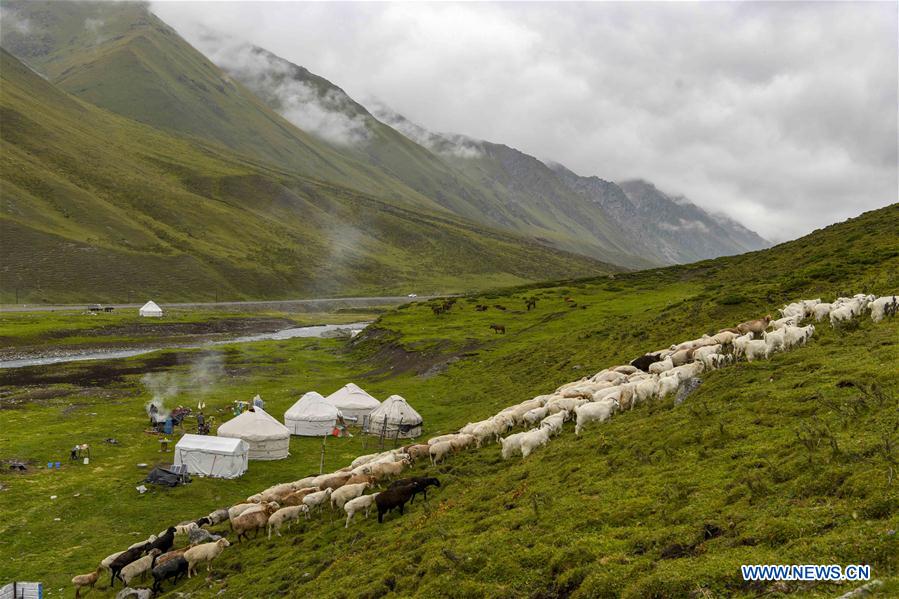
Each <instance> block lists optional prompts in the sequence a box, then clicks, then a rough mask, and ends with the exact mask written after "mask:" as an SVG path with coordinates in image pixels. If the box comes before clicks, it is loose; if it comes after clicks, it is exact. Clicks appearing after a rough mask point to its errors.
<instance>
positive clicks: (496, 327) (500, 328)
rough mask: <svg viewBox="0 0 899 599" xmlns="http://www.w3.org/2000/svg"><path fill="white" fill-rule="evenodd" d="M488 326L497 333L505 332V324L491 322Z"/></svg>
mask: <svg viewBox="0 0 899 599" xmlns="http://www.w3.org/2000/svg"><path fill="white" fill-rule="evenodd" d="M490 328H491V329H493V330H494V331H496V332H497V333H502V334H503V335H505V334H506V325H503V324H492V325H490Z"/></svg>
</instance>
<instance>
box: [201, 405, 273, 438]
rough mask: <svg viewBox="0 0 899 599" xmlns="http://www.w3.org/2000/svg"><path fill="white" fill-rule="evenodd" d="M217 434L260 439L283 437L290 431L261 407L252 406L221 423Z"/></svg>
mask: <svg viewBox="0 0 899 599" xmlns="http://www.w3.org/2000/svg"><path fill="white" fill-rule="evenodd" d="M217 434H218V435H219V436H220V437H240V438H241V439H247V440H248V441H262V440H265V439H284V438H286V437H289V436H290V431H289V430H287V427H286V426H284V425H283V424H281V423H280V422H278V421H277V420H275V419H274V418H272V416H271V415H269V413H268V412H266V411H265V410H263V409H262V408H252V409H251V410H247V411H246V412H244V413H242V414H240V415H239V416H235V417H234V418H232V419H231V420H229V421H228V422H225V423H223V424H222V425H221V426H220V427H219V428H218V433H217Z"/></svg>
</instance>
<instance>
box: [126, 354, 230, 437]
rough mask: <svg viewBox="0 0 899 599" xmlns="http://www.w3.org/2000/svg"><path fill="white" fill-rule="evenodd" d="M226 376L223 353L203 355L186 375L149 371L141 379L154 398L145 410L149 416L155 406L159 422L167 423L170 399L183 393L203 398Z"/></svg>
mask: <svg viewBox="0 0 899 599" xmlns="http://www.w3.org/2000/svg"><path fill="white" fill-rule="evenodd" d="M224 374H225V368H224V358H223V356H222V354H221V353H220V352H213V353H209V354H205V355H203V356H202V357H200V358H199V359H197V360H195V361H194V362H192V363H191V365H190V368H189V369H188V371H187V373H184V374H181V373H175V372H149V373H147V374H145V375H144V376H142V377H141V379H140V382H141V384H142V385H143V386H144V389H146V391H147V393H148V394H150V395H151V396H152V398H151V399H150V401H148V402H147V403H146V405H145V406H144V410H145V411H146V412H147V415H148V416H149V415H150V413H151V412H150V408H151V406H155V407H156V419H157V421H162V420H165V419H166V418H167V417H168V416H169V414H171V409H170V408H169V407H168V406H167V405H166V403H167V402H168V401H169V400H170V399H172V398H174V397H176V396H177V395H178V394H179V393H181V392H182V391H185V392H188V393H190V394H191V396H192V397H191V399H203V398H204V397H206V396H207V395H208V394H209V393H210V392H211V391H213V390H214V389H215V387H216V385H217V384H218V382H219V381H220V380H221V378H222V377H223V376H224ZM191 403H193V401H191Z"/></svg>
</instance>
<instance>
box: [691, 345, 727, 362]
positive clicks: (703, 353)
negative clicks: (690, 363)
mask: <svg viewBox="0 0 899 599" xmlns="http://www.w3.org/2000/svg"><path fill="white" fill-rule="evenodd" d="M720 352H721V344H720V343H717V344H715V345H706V346H705V347H700V348H699V349H697V350H696V351H695V352H693V359H694V360H698V361H700V362H702V364H703V365H704V366H705V367H706V368H710V367H711V363H710V362H709V359H708V358H709V356H712V355H714V354H718V353H720Z"/></svg>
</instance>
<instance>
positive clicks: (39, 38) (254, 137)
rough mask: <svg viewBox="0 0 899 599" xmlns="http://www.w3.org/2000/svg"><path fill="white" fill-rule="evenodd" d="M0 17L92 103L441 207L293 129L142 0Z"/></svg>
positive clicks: (7, 10) (33, 8) (310, 172)
mask: <svg viewBox="0 0 899 599" xmlns="http://www.w3.org/2000/svg"><path fill="white" fill-rule="evenodd" d="M4 15H5V18H4V20H3V25H4V27H3V36H2V39H3V47H4V48H6V49H7V50H8V51H10V52H11V53H12V54H14V55H16V56H17V57H18V58H20V59H21V60H23V61H24V62H26V63H27V64H28V65H29V66H31V67H32V68H33V69H35V70H36V71H38V72H40V73H42V74H43V75H45V76H46V77H47V78H48V79H50V80H51V81H52V82H54V83H55V84H57V85H58V86H59V87H61V88H62V89H63V90H65V91H68V92H70V93H72V94H74V95H76V96H78V97H80V98H82V99H84V100H86V101H88V102H91V103H92V104H96V105H97V106H100V107H102V108H106V109H108V110H110V111H112V112H115V113H117V114H121V115H123V116H126V117H128V118H131V119H134V120H136V121H139V122H142V123H146V124H149V125H152V126H154V127H156V128H159V129H163V130H167V131H171V132H175V133H178V134H181V135H188V136H192V137H197V138H200V139H204V140H207V141H212V142H217V143H219V144H223V145H224V146H227V147H228V148H229V149H230V150H232V151H234V152H236V153H240V154H243V155H245V156H247V157H249V158H251V159H252V160H258V161H264V162H268V163H271V164H275V165H278V166H281V167H283V168H289V169H291V170H292V171H294V172H297V173H299V174H301V175H305V176H310V177H314V178H317V179H323V180H327V181H331V182H336V183H338V184H340V185H341V186H344V187H351V188H354V189H358V190H361V191H364V192H368V193H373V194H377V195H379V196H381V197H383V198H385V199H389V200H391V201H394V202H402V203H404V204H406V205H409V206H414V207H417V208H426V209H430V210H437V211H441V209H440V207H439V205H438V204H437V203H435V202H433V201H432V200H430V199H428V198H427V197H425V196H422V195H421V194H419V193H417V192H415V191H414V190H412V189H411V188H409V187H408V186H406V185H405V184H403V183H402V182H401V181H399V180H397V179H395V178H393V177H391V176H390V175H387V174H384V173H383V172H381V171H380V170H379V169H377V168H375V167H373V166H371V165H368V164H364V163H361V162H358V161H356V160H354V159H353V158H352V157H349V156H346V155H343V154H341V153H340V152H338V151H336V150H335V149H334V148H332V147H330V146H329V145H328V144H326V143H323V142H322V141H321V140H319V139H318V138H316V137H315V136H313V135H310V134H308V133H306V132H304V131H302V130H300V129H298V128H297V127H295V126H293V125H292V124H291V123H289V122H288V121H286V120H285V119H284V118H282V117H281V116H279V115H278V114H277V113H276V112H274V111H272V110H271V109H270V108H269V107H268V106H266V105H265V103H264V102H262V101H261V100H260V99H259V98H258V97H257V96H255V95H254V94H253V93H251V92H250V91H249V90H247V89H246V88H244V87H243V86H242V85H241V84H240V83H239V82H237V81H235V80H234V79H232V78H231V77H229V76H228V75H227V74H225V73H223V72H222V71H221V70H220V69H219V68H218V67H216V66H215V65H214V64H212V63H211V62H210V61H209V60H208V59H207V58H206V57H205V56H203V55H202V54H201V53H200V52H198V51H197V50H195V49H194V48H193V47H192V46H190V44H188V43H187V42H185V41H184V40H183V39H182V38H181V37H180V36H179V35H178V34H177V33H176V32H175V31H174V30H173V29H172V28H171V27H169V26H168V25H166V24H165V23H163V22H162V21H160V20H159V19H158V18H156V16H154V15H153V14H152V13H150V12H149V10H148V8H147V6H146V5H145V4H143V3H138V2H115V3H110V2H65V3H62V2H42V1H34V2H31V1H27V2H19V1H16V2H5V3H4ZM23 23H24V24H25V25H23Z"/></svg>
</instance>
